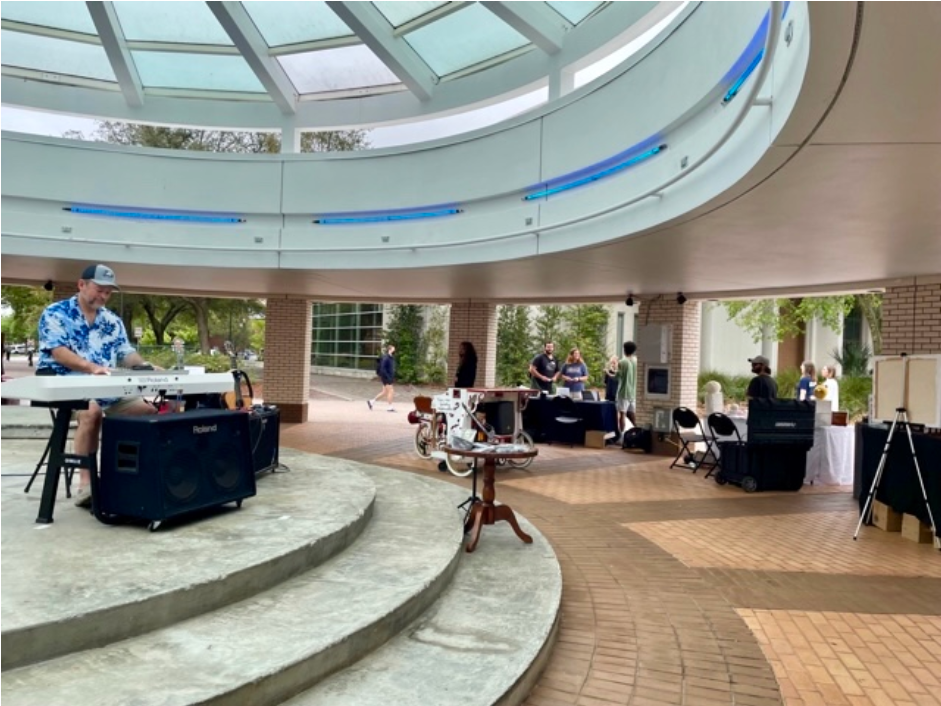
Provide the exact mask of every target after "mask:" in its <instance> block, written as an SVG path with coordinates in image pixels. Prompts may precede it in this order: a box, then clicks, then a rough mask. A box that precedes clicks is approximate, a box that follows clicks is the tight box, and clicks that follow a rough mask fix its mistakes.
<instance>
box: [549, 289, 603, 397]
mask: <svg viewBox="0 0 941 706" xmlns="http://www.w3.org/2000/svg"><path fill="white" fill-rule="evenodd" d="M563 319H564V321H565V323H566V324H567V325H568V327H567V329H568V330H567V331H566V334H567V338H568V339H569V341H570V346H571V347H572V348H574V347H576V346H577V347H578V349H579V350H580V351H581V353H582V358H583V359H584V361H585V365H586V366H587V367H588V386H589V387H603V386H604V367H605V365H606V363H607V362H608V358H609V357H610V355H609V354H608V351H607V349H606V344H607V340H608V307H606V306H605V305H604V304H579V305H576V306H571V307H567V308H566V309H565V310H564V312H563ZM569 350H571V348H565V349H556V353H557V357H558V358H559V360H560V361H561V360H565V358H566V357H567V356H568V352H569Z"/></svg>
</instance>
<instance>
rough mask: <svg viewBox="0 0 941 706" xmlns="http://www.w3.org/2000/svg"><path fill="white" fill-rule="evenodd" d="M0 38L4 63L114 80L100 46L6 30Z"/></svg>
mask: <svg viewBox="0 0 941 706" xmlns="http://www.w3.org/2000/svg"><path fill="white" fill-rule="evenodd" d="M0 38H2V39H0V41H2V46H3V65H4V66H18V67H20V68H23V69H36V70H38V71H47V72H49V73H53V74H66V75H69V76H82V77H84V78H97V79H102V80H104V81H117V79H116V78H115V76H114V71H113V70H112V69H111V62H109V61H108V56H107V55H106V54H105V50H104V49H103V48H102V47H100V46H96V45H94V44H84V43H82V42H70V41H68V40H66V39H55V38H53V37H40V36H37V35H34V34H23V33H22V32H11V31H9V30H3V31H2V32H0Z"/></svg>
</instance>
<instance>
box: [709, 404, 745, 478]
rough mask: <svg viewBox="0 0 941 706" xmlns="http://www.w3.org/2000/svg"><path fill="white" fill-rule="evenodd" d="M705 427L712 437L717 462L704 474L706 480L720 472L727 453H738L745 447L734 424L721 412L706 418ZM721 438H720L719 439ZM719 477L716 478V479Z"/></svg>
mask: <svg viewBox="0 0 941 706" xmlns="http://www.w3.org/2000/svg"><path fill="white" fill-rule="evenodd" d="M706 426H708V427H709V433H710V434H711V435H712V447H713V449H715V451H716V454H715V455H716V458H717V462H716V464H715V466H714V467H713V468H712V469H710V470H709V472H708V473H707V474H706V478H708V477H709V476H711V475H712V473H713V471H716V470H718V472H719V474H720V475H721V472H722V458H723V456H725V455H726V454H729V453H738V451H739V449H742V448H744V447H745V440H744V439H742V434H741V432H739V430H738V427H737V426H736V425H735V422H733V421H732V420H731V418H729V417H728V416H727V415H725V414H722V412H713V413H712V414H710V415H709V416H708V417H707V418H706ZM720 437H721V438H720ZM720 444H721V445H722V446H725V448H726V451H722V449H721V447H720ZM718 477H719V476H717V478H718Z"/></svg>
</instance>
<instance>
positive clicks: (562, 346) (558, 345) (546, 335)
mask: <svg viewBox="0 0 941 706" xmlns="http://www.w3.org/2000/svg"><path fill="white" fill-rule="evenodd" d="M535 324H536V346H535V347H536V348H537V349H538V350H540V351H541V350H542V347H543V345H544V344H546V343H548V342H549V341H552V342H553V343H555V353H556V357H557V358H558V357H559V356H560V355H561V354H562V351H565V352H566V353H567V352H568V350H569V346H570V344H571V340H570V338H569V336H568V333H567V331H566V328H567V327H566V321H565V311H564V308H563V307H561V306H557V305H547V306H544V307H541V309H540V312H539V315H538V316H537V318H536V321H535ZM533 355H535V353H534V352H531V353H530V358H531V357H532V356H533ZM562 357H563V358H564V356H562ZM527 367H528V364H527Z"/></svg>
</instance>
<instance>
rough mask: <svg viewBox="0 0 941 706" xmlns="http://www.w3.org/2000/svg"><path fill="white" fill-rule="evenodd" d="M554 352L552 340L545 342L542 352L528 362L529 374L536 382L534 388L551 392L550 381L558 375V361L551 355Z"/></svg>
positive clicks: (552, 381)
mask: <svg viewBox="0 0 941 706" xmlns="http://www.w3.org/2000/svg"><path fill="white" fill-rule="evenodd" d="M554 353H555V344H554V343H553V342H552V341H547V342H546V347H545V348H544V349H543V352H542V353H540V354H539V355H537V356H536V357H535V358H533V362H532V363H530V364H529V374H530V375H531V376H532V378H533V382H534V383H535V384H536V388H537V389H539V390H542V391H543V392H547V393H549V394H551V393H552V383H554V382H555V380H556V378H557V377H559V361H557V360H556V359H555V356H554V355H553V354H554Z"/></svg>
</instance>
